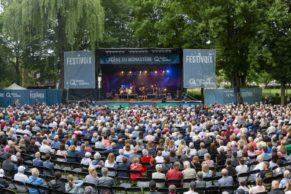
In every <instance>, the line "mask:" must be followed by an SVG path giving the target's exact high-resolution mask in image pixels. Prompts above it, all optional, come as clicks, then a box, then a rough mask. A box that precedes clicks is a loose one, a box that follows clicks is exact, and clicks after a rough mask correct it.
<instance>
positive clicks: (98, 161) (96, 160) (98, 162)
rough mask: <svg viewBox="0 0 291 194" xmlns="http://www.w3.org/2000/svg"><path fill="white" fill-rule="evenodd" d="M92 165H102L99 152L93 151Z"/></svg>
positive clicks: (97, 166) (98, 166)
mask: <svg viewBox="0 0 291 194" xmlns="http://www.w3.org/2000/svg"><path fill="white" fill-rule="evenodd" d="M92 165H93V166H95V167H96V168H101V167H103V166H104V161H103V160H102V157H101V154H100V153H99V152H95V154H94V156H93V160H92Z"/></svg>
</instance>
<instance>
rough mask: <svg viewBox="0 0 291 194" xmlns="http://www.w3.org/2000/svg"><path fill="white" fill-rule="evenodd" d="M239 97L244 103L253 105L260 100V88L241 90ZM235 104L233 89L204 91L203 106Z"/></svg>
mask: <svg viewBox="0 0 291 194" xmlns="http://www.w3.org/2000/svg"><path fill="white" fill-rule="evenodd" d="M241 95H242V98H243V101H244V102H245V103H249V104H253V103H256V102H260V101H261V100H262V89H261V88H242V89H241ZM234 102H235V97H234V91H233V89H205V90H204V103H205V104H230V103H234Z"/></svg>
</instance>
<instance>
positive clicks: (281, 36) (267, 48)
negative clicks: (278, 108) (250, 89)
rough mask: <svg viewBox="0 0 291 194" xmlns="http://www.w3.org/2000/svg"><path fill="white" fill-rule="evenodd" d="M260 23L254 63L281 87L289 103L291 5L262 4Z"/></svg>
mask: <svg viewBox="0 0 291 194" xmlns="http://www.w3.org/2000/svg"><path fill="white" fill-rule="evenodd" d="M259 7H260V10H261V12H258V13H259V14H260V23H259V25H258V26H257V34H256V36H255V37H256V39H255V42H254V44H253V45H252V46H251V51H252V52H251V55H250V56H251V58H250V59H251V61H252V63H253V64H255V65H256V66H258V67H260V68H263V69H265V70H266V71H267V72H268V73H269V74H270V75H271V76H272V77H273V78H274V79H275V80H277V81H278V82H279V83H280V84H281V104H282V105H283V104H285V102H286V100H285V87H286V84H288V83H290V80H291V53H290V48H291V30H290V29H291V2H290V1H288V0H275V1H260V4H259Z"/></svg>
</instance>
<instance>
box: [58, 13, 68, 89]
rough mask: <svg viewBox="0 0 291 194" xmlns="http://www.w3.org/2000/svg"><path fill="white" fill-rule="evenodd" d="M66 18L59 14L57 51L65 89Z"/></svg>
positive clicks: (61, 79)
mask: <svg viewBox="0 0 291 194" xmlns="http://www.w3.org/2000/svg"><path fill="white" fill-rule="evenodd" d="M64 26H65V18H64V17H63V16H62V15H61V14H58V27H57V33H58V35H57V40H56V41H57V43H58V44H57V45H58V46H57V53H58V55H59V63H58V65H59V70H60V75H59V76H60V89H64V52H65V48H66V47H65V44H66V41H65V36H66V34H65V27H64Z"/></svg>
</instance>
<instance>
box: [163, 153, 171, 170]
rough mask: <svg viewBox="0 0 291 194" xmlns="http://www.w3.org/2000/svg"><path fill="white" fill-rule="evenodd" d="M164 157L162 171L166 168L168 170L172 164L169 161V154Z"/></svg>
mask: <svg viewBox="0 0 291 194" xmlns="http://www.w3.org/2000/svg"><path fill="white" fill-rule="evenodd" d="M164 159H165V163H164V165H163V171H164V172H167V171H168V170H170V168H172V166H173V165H172V163H171V161H170V157H169V156H165V157H164Z"/></svg>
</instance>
